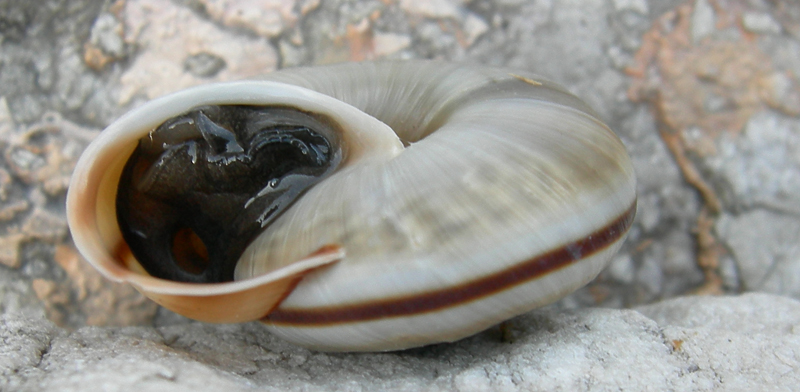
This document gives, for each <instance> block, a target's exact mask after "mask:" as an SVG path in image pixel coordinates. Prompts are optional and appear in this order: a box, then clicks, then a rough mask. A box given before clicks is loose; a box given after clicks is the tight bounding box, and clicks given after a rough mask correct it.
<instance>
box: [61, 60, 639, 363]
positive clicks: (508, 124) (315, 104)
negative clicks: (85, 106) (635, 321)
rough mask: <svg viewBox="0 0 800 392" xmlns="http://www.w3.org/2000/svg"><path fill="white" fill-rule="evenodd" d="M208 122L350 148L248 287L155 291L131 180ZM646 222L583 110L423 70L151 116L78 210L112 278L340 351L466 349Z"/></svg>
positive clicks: (628, 176)
mask: <svg viewBox="0 0 800 392" xmlns="http://www.w3.org/2000/svg"><path fill="white" fill-rule="evenodd" d="M209 104H215V105H220V104H239V105H241V104H252V105H279V106H289V107H294V108H298V109H300V110H303V111H307V112H311V113H316V114H318V115H319V116H321V117H322V118H324V119H326V121H330V122H332V123H334V124H335V126H336V127H337V128H338V129H340V130H341V132H342V135H341V136H342V139H343V140H344V143H343V144H344V146H343V148H344V150H345V152H344V159H343V164H342V166H341V167H340V168H339V169H338V170H337V171H336V172H335V173H334V174H333V175H331V176H330V177H328V178H326V179H325V180H323V181H322V182H320V183H319V184H317V185H315V186H314V187H313V188H311V189H310V190H308V191H307V192H306V193H305V194H303V195H302V196H301V197H300V198H299V199H298V200H297V201H296V202H295V203H294V204H293V205H292V207H291V208H289V209H288V210H287V211H286V212H285V213H284V214H283V215H281V216H280V217H279V218H278V219H277V220H276V221H275V222H274V223H273V224H272V225H270V226H269V227H267V228H266V229H265V230H264V231H263V233H261V234H260V235H259V236H258V237H257V238H256V239H255V240H254V241H253V242H252V243H251V244H250V245H249V246H248V248H247V249H246V251H245V252H244V254H243V255H242V257H241V258H240V260H239V262H238V264H237V266H236V272H235V275H236V281H235V282H231V283H220V284H188V283H176V282H170V281H164V280H161V279H157V278H154V277H151V276H147V274H146V273H145V272H144V271H143V269H142V268H141V267H140V266H139V265H138V263H137V261H136V260H135V258H134V257H133V256H132V255H131V254H130V252H129V251H126V245H125V244H124V241H123V240H122V237H121V235H120V230H119V228H118V227H116V226H115V225H116V219H115V209H114V202H113V201H114V195H115V192H116V184H117V182H118V181H119V177H120V173H121V171H122V166H123V165H124V164H125V161H126V160H127V157H128V156H130V154H131V152H132V151H133V148H134V147H135V145H136V141H137V140H138V139H139V138H142V137H144V136H146V135H147V134H148V132H150V131H151V130H152V129H153V128H154V127H156V126H158V125H159V124H161V123H163V122H164V121H166V120H167V119H169V118H171V117H173V116H176V115H180V114H182V113H185V112H186V111H188V110H190V109H192V108H194V107H198V106H202V105H209ZM635 209H636V194H635V179H634V172H633V168H632V165H631V162H630V158H629V157H628V155H627V153H626V151H625V148H624V146H623V145H622V143H621V142H620V140H619V139H618V138H617V136H616V135H615V134H614V133H613V132H612V131H611V130H610V129H609V128H608V127H606V126H605V125H604V124H603V123H602V122H601V121H600V120H599V119H598V118H597V115H596V114H595V113H594V112H593V111H592V110H591V109H590V108H589V107H588V106H587V105H586V104H585V103H583V102H582V101H580V100H579V99H578V98H576V97H574V96H573V95H571V94H569V93H568V92H566V91H565V90H564V89H563V88H561V87H559V86H557V85H555V84H553V83H551V82H548V81H546V80H544V79H542V78H540V77H538V76H536V75H532V74H528V73H525V72H520V71H509V70H505V69H497V68H489V67H481V66H468V65H458V64H450V63H440V62H426V61H418V62H417V61H414V62H385V63H359V64H342V65H333V66H326V67H317V68H299V69H294V70H287V71H281V72H277V73H274V74H270V75H267V76H265V77H264V78H263V79H261V80H252V81H241V82H234V83H223V84H214V85H207V86H201V87H197V88H193V89H189V90H186V91H183V92H179V93H176V94H173V95H170V96H167V97H163V98H160V99H157V100H154V101H151V102H150V103H148V104H146V105H144V106H142V107H140V108H138V109H136V110H134V111H132V112H131V113H129V114H127V115H126V116H124V117H123V118H121V119H120V120H118V121H117V122H115V123H114V124H112V125H111V126H109V127H108V129H107V130H105V131H104V132H103V133H102V134H101V135H100V136H99V137H98V138H97V140H95V142H94V143H93V144H92V145H91V146H90V147H89V148H88V149H87V150H86V152H85V153H84V156H83V157H82V158H81V161H80V162H79V164H78V167H77V168H76V172H75V175H74V177H73V182H72V184H71V187H70V192H69V195H68V214H69V221H70V227H71V230H72V233H73V237H74V239H75V242H76V245H77V246H78V247H79V249H80V250H81V252H82V253H83V254H84V255H85V256H86V258H87V259H88V260H89V261H90V262H92V263H93V264H94V265H95V267H97V268H98V269H99V270H100V271H101V272H103V273H104V274H105V275H106V276H108V277H109V278H111V279H115V280H118V281H126V282H130V283H131V284H133V285H134V286H136V287H137V288H139V289H140V290H141V291H142V292H143V293H145V294H146V295H148V296H150V297H151V298H153V299H154V300H156V301H157V302H159V303H161V304H163V305H165V306H167V307H169V308H171V309H173V310H176V311H178V312H179V313H182V314H185V315H188V316H190V317H194V318H197V319H201V320H205V321H217V322H238V321H247V320H254V319H261V320H262V321H263V322H264V323H265V324H266V325H267V327H268V328H269V329H270V330H271V331H272V332H274V333H275V334H277V335H279V336H281V337H283V338H285V339H287V340H289V341H292V342H294V343H297V344H300V345H303V346H307V347H310V348H314V349H318V350H330V351H369V350H393V349H402V348H408V347H414V346H420V345H425V344H430V343H436V342H443V341H453V340H456V339H460V338H462V337H465V336H468V335H471V334H474V333H476V332H479V331H481V330H483V329H485V328H487V327H490V326H492V325H494V324H496V323H498V322H501V321H503V320H506V319H508V318H511V317H513V316H516V315H519V314H521V313H524V312H527V311H529V310H531V309H534V308H536V307H539V306H542V305H545V304H548V303H551V302H553V301H555V300H557V299H559V298H561V297H563V296H564V295H566V294H568V293H570V292H572V291H574V290H575V289H577V288H579V287H581V286H583V285H585V284H586V283H587V282H589V281H590V280H591V279H593V278H594V277H595V276H597V274H598V273H599V272H600V271H601V270H602V269H603V268H604V267H605V265H606V264H607V263H608V261H609V259H610V258H611V257H612V255H613V254H614V253H615V252H616V250H617V249H618V248H619V246H620V245H621V243H622V242H623V240H624V238H625V235H626V233H627V231H628V229H629V227H630V225H631V222H632V220H633V217H634V214H635Z"/></svg>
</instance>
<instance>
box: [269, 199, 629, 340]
mask: <svg viewBox="0 0 800 392" xmlns="http://www.w3.org/2000/svg"><path fill="white" fill-rule="evenodd" d="M635 215H636V202H634V203H633V204H632V205H631V207H630V208H628V210H627V211H625V212H624V213H623V214H622V215H620V216H619V217H618V218H617V219H615V220H614V221H613V222H611V223H609V224H608V225H606V226H605V227H603V228H601V229H600V230H597V231H595V232H593V233H591V234H589V235H587V236H586V237H584V238H583V239H581V240H578V241H575V242H572V243H569V244H566V245H564V246H562V247H560V248H558V249H554V250H552V251H550V252H548V253H545V254H542V255H539V256H537V257H534V258H532V259H530V260H527V261H525V262H523V263H520V264H516V265H514V266H512V267H510V268H508V269H506V270H503V271H500V272H497V273H495V274H492V275H489V276H486V277H484V278H481V279H477V280H474V281H471V282H467V283H464V284H462V285H459V286H455V287H448V288H445V289H442V290H436V291H431V292H426V293H421V294H415V295H411V296H407V297H402V298H391V299H387V300H383V301H378V302H369V303H363V304H354V305H345V306H339V307H335V308H329V307H324V308H310V309H308V308H307V309H280V308H279V309H276V310H275V311H274V312H272V313H270V314H268V315H267V316H266V317H264V318H263V319H262V320H263V321H265V322H269V323H274V324H277V325H295V326H309V327H310V326H325V325H330V324H342V323H350V322H359V321H369V320H377V319H382V318H388V317H400V316H408V315H416V314H421V313H426V312H432V311H435V310H439V309H442V308H447V307H451V306H454V305H457V304H463V303H466V302H469V301H474V300H477V299H480V298H482V297H486V296H488V295H491V294H495V293H497V292H500V291H503V290H507V289H510V288H512V287H514V286H517V285H520V284H522V283H525V282H528V281H530V280H532V279H536V278H540V277H542V276H544V275H546V274H549V273H552V272H554V271H557V270H559V269H562V268H564V267H567V266H569V265H571V264H573V263H575V262H576V261H578V260H580V259H582V258H584V257H587V256H590V255H593V254H594V253H597V252H599V251H601V250H603V249H605V248H607V247H608V246H610V245H611V244H613V243H614V242H616V241H617V240H619V239H620V238H622V236H623V235H624V234H625V233H626V232H627V231H628V229H629V228H630V226H631V224H632V223H633V218H634V216H635Z"/></svg>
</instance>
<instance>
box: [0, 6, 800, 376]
mask: <svg viewBox="0 0 800 392" xmlns="http://www.w3.org/2000/svg"><path fill="white" fill-rule="evenodd" d="M799 53H800V3H798V2H797V1H794V0H580V1H579V0H471V1H464V0H435V1H423V0H360V1H356V0H330V1H328V0H326V1H320V0H281V1H277V0H276V1H272V0H263V1H261V0H171V1H154V0H75V1H62V0H42V1H35V2H34V1H28V0H6V1H0V317H2V320H3V326H2V336H3V343H2V344H0V351H2V353H3V355H2V356H0V364H1V365H0V366H2V369H3V370H2V375H3V378H2V379H0V390H2V391H5V390H18V389H23V390H41V389H49V390H148V388H149V389H152V390H158V389H162V388H164V387H168V386H169V387H175V389H176V390H180V389H181V388H183V389H185V390H189V389H191V390H220V389H223V388H227V389H229V390H231V391H235V390H250V389H269V388H273V389H275V390H281V389H302V390H315V389H320V390H331V389H340V390H362V389H363V390H372V389H387V390H419V389H425V388H430V389H432V390H440V389H441V390H448V389H449V390H456V389H461V390H483V389H491V390H525V389H526V388H527V389H533V390H537V389H538V390H565V391H566V390H611V389H615V390H616V389H619V388H622V389H629V390H640V389H647V388H650V389H654V390H661V389H675V390H686V389H690V390H709V389H710V390H714V389H720V390H723V389H724V390H731V389H733V390H738V389H745V390H747V389H764V388H768V387H773V389H775V390H781V389H785V390H789V389H792V387H793V386H795V385H800V383H798V382H797V381H798V380H797V377H798V372H800V370H798V366H797V360H798V358H800V354H799V353H798V345H797V329H798V328H800V327H798V316H797V314H798V310H797V306H798V305H797V303H796V302H794V300H792V299H789V298H794V299H800V278H799V277H800V247H799V246H798V242H799V241H798V239H800V207H798V206H799V205H800V204H798V203H800V177H799V176H798V173H800V120H798V115H799V114H800V55H798V54H799ZM406 58H437V59H446V60H452V61H462V62H467V63H483V64H490V65H498V66H511V67H516V68H522V69H527V70H532V71H535V72H538V73H540V74H542V75H544V76H547V77H549V78H551V79H553V80H555V81H557V82H559V83H561V84H563V85H565V86H566V87H567V88H568V89H570V90H571V91H573V92H575V93H576V94H577V95H579V96H581V97H583V98H584V99H586V100H587V101H588V102H589V103H590V104H591V105H592V106H593V107H594V108H595V109H596V110H597V112H598V113H599V114H600V116H601V117H602V118H603V119H604V120H606V122H607V123H608V124H609V125H610V126H611V128H613V129H614V130H616V131H617V132H618V134H619V135H620V137H621V138H622V139H623V142H624V143H625V144H626V146H627V147H628V150H629V152H630V154H631V156H632V158H633V161H634V165H635V167H636V171H637V176H638V179H639V183H638V194H639V207H638V211H637V217H636V221H635V223H634V227H633V228H632V230H631V233H630V235H629V239H628V241H627V243H626V244H625V245H624V247H623V249H622V250H621V251H620V253H619V254H618V255H617V256H616V257H615V259H614V260H613V262H612V263H611V265H610V266H609V268H607V269H606V270H605V271H604V272H603V273H602V274H601V275H600V277H599V278H598V279H597V280H596V281H595V282H593V283H592V284H590V285H589V286H588V287H586V288H584V289H581V290H579V291H578V292H576V293H575V294H573V295H571V296H568V297H567V298H565V299H563V300H561V301H560V302H559V303H557V304H556V305H554V306H553V307H552V308H551V309H550V310H548V311H542V312H536V313H532V314H530V315H527V316H523V317H521V318H519V319H517V320H516V321H515V322H514V323H513V324H512V325H511V327H510V328H511V329H510V330H508V331H507V332H510V336H511V337H512V338H513V339H512V341H513V342H512V343H507V342H506V343H502V342H499V340H498V336H500V335H502V334H501V332H500V331H499V330H497V329H495V330H492V331H489V332H486V333H484V334H481V335H479V336H476V337H474V338H471V339H467V340H465V341H462V342H460V343H457V344H452V345H440V346H435V347H429V348H424V349H418V350H412V351H407V352H402V353H394V354H373V355H370V354H365V355H324V354H315V353H310V352H307V351H305V350H302V349H299V348H295V347H291V346H289V345H287V344H285V343H283V342H279V341H276V340H275V339H273V338H272V337H270V336H269V335H268V334H267V333H266V332H264V331H263V329H261V328H260V327H259V326H258V325H255V324H247V325H242V326H212V325H203V324H196V323H192V322H190V321H188V320H186V319H184V318H182V317H180V316H177V315H175V314H173V313H171V312H168V311H166V310H164V309H159V308H157V307H156V306H155V305H153V304H152V303H151V302H149V301H147V300H145V299H144V298H143V297H141V296H140V295H138V294H137V293H136V292H135V291H134V290H133V289H131V288H130V287H127V286H119V285H113V284H110V283H109V282H108V281H106V280H104V279H102V278H101V277H100V276H99V275H98V274H97V273H96V272H94V271H93V270H92V269H91V268H88V267H87V265H86V264H85V263H83V262H82V261H81V259H80V256H79V255H77V254H76V252H75V250H74V247H73V246H72V244H71V241H70V237H69V233H68V230H67V228H66V222H65V211H64V195H65V192H66V187H67V184H68V180H69V177H70V175H71V170H72V167H73V166H74V164H75V161H76V159H77V157H78V156H79V154H80V152H81V151H82V150H83V148H85V146H86V144H87V143H88V142H89V141H90V140H91V139H92V138H93V137H94V135H96V134H97V132H99V131H100V130H101V129H102V128H103V127H104V126H105V125H107V124H108V123H110V122H111V121H112V120H113V119H115V118H116V117H118V116H120V115H121V114H122V113H124V112H125V111H127V110H128V109H130V108H131V107H133V106H136V105H138V104H140V103H141V102H144V101H146V100H147V99H150V98H153V97H155V96H158V95H161V94H165V93H168V92H171V91H175V90H178V89H181V88H184V87H186V86H189V85H195V84H200V83H206V82H213V81H220V80H230V79H237V78H244V77H248V76H252V75H255V74H258V73H262V72H270V71H273V70H275V69H280V68H284V67H290V66H298V65H313V64H325V63H331V62H337V61H360V60H371V59H406ZM748 291H762V292H769V293H773V294H776V295H781V296H785V298H783V297H779V296H766V295H745V296H743V297H736V298H732V297H724V298H683V299H678V300H673V301H670V302H665V303H660V304H658V303H657V304H654V305H647V304H652V303H654V302H655V301H659V300H664V299H667V300H668V299H670V298H674V297H676V296H681V295H687V294H692V293H706V294H708V293H716V294H720V293H724V294H740V293H745V292H748ZM597 305H600V306H605V307H610V308H624V307H635V306H643V305H646V306H645V307H640V308H638V309H639V310H638V313H637V312H634V311H620V310H607V309H606V310H603V309H586V307H587V306H597ZM556 310H560V311H564V310H566V312H565V313H558V312H557V311H556ZM642 314H644V315H646V316H647V317H649V318H647V317H644V316H642ZM44 317H47V319H49V320H51V321H52V322H54V323H56V324H55V325H54V324H51V323H50V322H48V321H46V320H45V319H44ZM653 320H655V321H653ZM86 325H95V326H98V327H93V328H82V329H79V328H81V327H84V326H86ZM112 326H114V327H112ZM125 326H127V327H125ZM586 326H588V329H587V327H586ZM70 331H75V332H70ZM111 370H114V371H113V372H112V371H111ZM120 375H122V376H120ZM120 377H122V378H120ZM526 383H527V384H526Z"/></svg>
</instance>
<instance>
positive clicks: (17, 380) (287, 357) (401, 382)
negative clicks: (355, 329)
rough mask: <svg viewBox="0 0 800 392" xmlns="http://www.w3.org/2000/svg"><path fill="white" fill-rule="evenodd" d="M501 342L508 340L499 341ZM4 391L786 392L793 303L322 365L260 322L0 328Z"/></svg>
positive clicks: (720, 300) (522, 323)
mask: <svg viewBox="0 0 800 392" xmlns="http://www.w3.org/2000/svg"><path fill="white" fill-rule="evenodd" d="M503 336H506V340H504V339H503ZM0 337H2V340H3V342H4V345H3V346H2V347H0V358H2V360H0V375H2V377H3V381H4V383H5V388H4V390H9V391H12V390H13V391H160V390H170V391H193V392H202V391H220V390H225V391H229V392H233V391H249V390H254V389H257V390H266V391H273V390H274V391H335V390H351V391H361V390H363V391H383V390H386V391H423V390H425V391H617V390H680V391H688V390H787V391H788V390H791V389H792V388H795V387H796V386H797V385H800V372H799V371H798V369H800V302H798V301H795V300H792V299H788V298H783V297H778V296H773V295H769V294H748V295H744V296H741V297H685V298H678V299H673V300H670V301H666V302H662V303H658V304H654V305H649V306H645V307H641V308H638V309H637V310H615V309H600V308H597V309H588V310H578V311H566V312H559V311H556V310H554V309H551V310H541V311H535V312H532V313H530V314H528V315H525V316H522V317H518V318H516V319H514V320H512V321H511V322H510V323H509V324H508V326H507V330H506V334H505V335H503V334H502V333H500V330H499V329H492V330H489V331H486V332H484V333H482V334H479V335H477V336H474V337H472V338H468V339H465V340H462V341H459V342H456V343H453V344H441V345H435V346H429V347H423V348H419V349H414V350H407V351H402V352H394V353H374V354H325V353H316V352H310V351H308V350H305V349H302V348H298V347H294V346H291V345H289V344H287V343H285V342H281V341H279V340H277V339H275V338H274V337H272V336H270V335H269V333H267V332H266V331H265V330H264V329H263V328H261V327H260V326H259V325H258V324H256V323H252V324H244V325H208V324H200V323H192V324H185V325H178V326H169V327H161V328H150V327H126V328H99V327H85V328H81V329H79V330H77V331H75V332H72V333H68V332H65V331H64V330H62V329H60V328H58V327H56V326H54V325H53V324H52V323H50V322H49V321H47V320H45V319H42V318H38V319H37V318H25V317H16V316H3V318H2V319H0Z"/></svg>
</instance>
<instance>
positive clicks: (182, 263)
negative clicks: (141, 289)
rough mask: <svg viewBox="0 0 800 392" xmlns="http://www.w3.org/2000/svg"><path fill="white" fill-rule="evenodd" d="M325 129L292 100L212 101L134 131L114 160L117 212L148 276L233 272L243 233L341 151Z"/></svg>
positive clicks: (220, 278) (247, 237) (208, 276)
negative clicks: (283, 103)
mask: <svg viewBox="0 0 800 392" xmlns="http://www.w3.org/2000/svg"><path fill="white" fill-rule="evenodd" d="M338 145H339V142H338V140H336V135H335V132H333V130H332V129H331V128H330V126H328V125H326V124H324V123H323V122H321V121H319V120H318V119H316V118H314V116H312V115H310V114H306V113H303V112H301V111H298V110H296V109H291V108H281V107H260V106H244V105H215V106H205V107H201V108H197V109H194V110H192V111H190V112H188V113H186V114H183V115H180V116H176V117H173V118H171V119H169V120H167V121H166V122H164V123H163V124H161V125H160V126H159V127H157V128H156V129H155V130H153V131H152V132H150V133H149V134H148V135H147V136H145V137H143V138H141V139H140V141H139V145H138V147H137V149H136V150H135V151H134V153H133V155H132V156H131V158H130V159H129V160H128V163H127V164H126V166H125V169H124V170H123V174H122V178H121V180H120V183H119V187H118V192H117V219H118V221H119V224H120V228H121V230H122V234H123V237H124V238H125V241H126V242H127V243H128V245H129V246H130V248H131V251H132V252H133V254H134V256H136V258H137V259H138V260H139V262H140V263H141V265H142V266H143V267H144V268H145V269H146V270H147V271H148V272H149V273H150V274H151V275H153V276H156V277H159V278H162V279H168V280H172V281H182V282H195V283H216V282H225V281H231V280H233V271H234V268H235V266H236V261H237V260H238V258H239V256H240V255H241V253H242V251H243V249H244V248H245V247H246V246H247V245H249V243H250V241H251V240H252V238H253V237H254V236H256V235H258V234H259V233H260V232H261V231H262V229H263V228H265V227H266V226H268V225H269V223H270V222H272V221H273V220H274V219H275V218H276V217H278V216H280V214H281V213H282V212H283V211H284V210H285V209H286V208H287V207H288V206H290V205H291V204H292V202H293V201H294V200H295V199H296V198H297V197H298V196H299V195H300V194H302V192H303V191H304V190H306V189H308V188H309V187H311V186H313V185H314V184H315V183H317V182H319V181H321V180H322V179H323V178H325V177H326V176H327V175H328V174H330V173H331V172H332V171H333V170H334V169H335V168H336V167H337V166H338V164H339V162H340V161H341V151H340V150H339V148H338Z"/></svg>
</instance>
